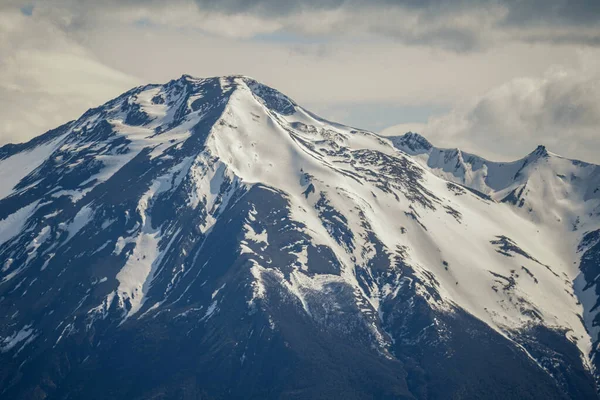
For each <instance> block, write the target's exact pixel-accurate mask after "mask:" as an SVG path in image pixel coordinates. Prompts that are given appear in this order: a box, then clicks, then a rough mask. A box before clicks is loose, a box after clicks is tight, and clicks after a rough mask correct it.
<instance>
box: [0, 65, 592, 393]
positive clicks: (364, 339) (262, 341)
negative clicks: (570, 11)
mask: <svg viewBox="0 0 600 400" xmlns="http://www.w3.org/2000/svg"><path fill="white" fill-rule="evenodd" d="M0 157H1V159H0V170H1V171H5V170H6V169H7V168H12V166H19V165H28V168H30V169H29V170H26V169H20V170H19V171H18V172H19V173H21V176H18V175H16V174H15V175H12V174H10V173H8V174H6V175H7V177H4V178H3V179H5V181H4V182H7V184H6V185H3V187H4V188H5V192H3V194H2V199H1V200H0V263H1V265H2V269H1V272H0V279H1V281H0V320H1V324H0V351H1V353H0V361H1V362H0V388H1V390H0V392H1V394H0V397H2V398H11V399H12V398H38V397H39V398H47V397H50V398H66V397H70V398H74V397H75V398H107V397H121V398H149V397H154V398H238V397H239V398H331V397H338V398H407V399H409V398H419V399H425V398H427V399H435V398H451V397H462V398H477V397H481V396H485V397H488V398H494V397H497V398H503V399H505V398H595V397H597V394H596V389H595V381H594V379H595V378H594V376H596V375H595V374H594V368H593V361H594V359H592V358H591V356H593V355H594V354H595V349H596V348H597V332H592V333H593V335H594V336H592V337H593V340H592V338H591V337H590V335H589V334H588V331H587V330H586V326H585V323H587V324H588V327H591V325H590V324H591V323H593V321H594V319H595V316H596V314H595V312H594V311H593V308H592V307H589V304H592V303H591V302H593V300H594V299H595V298H597V297H594V296H588V295H589V293H590V291H589V290H584V289H583V288H579V289H578V290H580V293H577V292H574V286H573V282H574V281H575V282H576V283H577V282H579V281H577V279H579V280H581V282H585V284H586V285H592V284H593V278H595V277H594V276H592V275H593V274H594V271H595V270H596V269H597V263H596V262H595V261H594V260H595V259H594V257H593V255H594V254H597V253H595V252H597V238H595V237H591V238H588V240H587V241H585V245H582V246H583V247H581V246H580V253H577V244H579V241H581V237H580V235H581V234H580V233H579V231H577V233H569V234H568V235H567V236H568V237H567V238H565V235H566V234H565V232H571V230H570V228H571V227H569V229H567V228H565V227H566V226H567V224H566V222H565V221H566V220H563V221H560V222H559V221H556V222H552V224H550V223H546V219H541V217H540V218H537V219H536V218H532V217H531V216H530V215H529V213H523V212H522V210H520V209H519V207H518V203H517V205H514V204H513V202H497V201H495V200H494V198H496V197H495V195H496V193H499V192H500V190H495V191H494V192H493V193H492V191H488V192H487V193H489V194H490V196H492V197H486V196H483V195H481V194H480V193H478V192H472V191H469V190H465V188H464V186H461V185H457V184H453V183H451V182H448V180H447V179H448V176H444V177H443V179H442V178H440V177H439V176H436V174H434V173H432V172H430V171H429V170H428V169H427V168H423V167H422V166H421V165H420V164H419V162H416V161H414V160H413V159H412V158H411V157H408V156H407V155H405V153H404V152H402V151H399V150H398V149H396V148H394V146H393V145H392V142H390V141H389V140H387V139H384V138H381V137H379V136H377V135H375V134H373V133H369V132H365V131H360V130H354V129H351V128H346V127H343V126H341V125H338V124H333V123H330V122H328V121H325V120H323V119H320V118H318V117H317V116H315V115H313V114H311V113H310V112H308V111H306V110H304V109H303V108H302V107H300V106H299V105H297V104H296V103H295V102H293V101H292V100H290V99H289V98H287V97H286V96H284V95H283V94H281V93H279V92H277V91H275V90H273V89H271V88H269V87H267V86H264V85H262V84H260V83H258V82H256V81H254V80H252V79H250V78H247V77H240V76H231V77H223V78H210V79H196V78H193V77H190V76H183V77H181V78H180V79H178V80H174V81H171V82H169V83H167V84H165V85H148V86H144V87H140V88H136V89H133V90H131V91H129V92H127V93H125V94H124V95H122V96H120V97H119V98H117V99H115V100H113V101H110V102H109V103H107V104H105V105H103V106H102V107H99V108H96V109H93V110H90V111H88V112H87V113H86V114H84V115H83V116H82V117H81V118H80V119H79V120H77V121H74V122H71V123H69V124H67V125H65V126H63V127H61V128H59V129H58V130H56V131H53V132H50V133H48V134H46V135H44V136H41V137H40V138H39V139H36V141H32V142H30V143H29V144H25V145H21V146H11V147H3V148H2V149H0ZM31 160H37V163H36V164H31ZM585 168H587V166H586V167H585ZM434 170H435V169H432V171H434ZM434 172H435V171H434ZM590 174H591V175H593V173H590ZM530 175H531V174H530ZM453 176H454V175H453ZM528 176H529V175H528ZM565 176H567V175H565ZM530 180H531V177H530ZM486 182H487V181H486ZM529 182H530V181H527V184H528V185H531V183H529ZM461 183H462V184H463V185H465V186H467V185H470V183H469V184H467V182H466V181H465V182H461ZM538 183H539V184H540V185H542V183H543V182H542V181H540V182H538ZM486 185H487V186H488V187H492V186H490V185H491V184H487V183H486ZM584 186H585V185H583V184H582V185H580V186H579V188H580V191H579V192H577V196H579V195H580V194H581V193H584V191H585V190H584V189H585V188H584ZM535 187H536V188H537V187H538V186H535ZM573 187H574V186H573ZM480 189H483V188H480ZM508 189H510V188H509V187H506V188H505V189H503V190H508ZM540 190H545V189H543V188H542V189H540ZM523 193H525V192H523ZM523 193H521V194H518V195H519V196H521V195H522V194H523ZM529 193H530V192H527V193H526V196H528V195H529ZM531 193H536V199H539V198H540V196H541V195H539V192H537V191H532V192H531ZM585 193H587V192H585ZM538 195H539V196H538ZM586 196H587V195H584V197H583V198H580V197H576V196H575V195H564V196H563V197H561V199H562V198H568V199H570V200H571V203H570V204H571V205H569V207H571V208H572V209H573V210H572V212H574V213H575V212H579V210H584V209H585V210H586V211H587V210H589V212H590V213H591V214H592V215H590V216H588V217H587V218H585V220H583V219H580V222H579V226H580V230H584V229H588V228H589V227H591V226H592V225H594V224H595V223H596V222H597V221H598V218H597V217H598V206H599V201H598V197H597V196H596V193H593V192H592V193H589V196H587V197H586ZM530 198H533V197H528V198H526V200H525V202H527V201H529V200H528V199H530ZM542 200H543V198H542ZM557 202H558V203H560V202H559V201H558V200H557ZM539 205H540V208H539V211H538V212H539V213H540V215H542V216H543V217H544V218H546V214H547V212H548V211H547V209H546V208H544V207H541V205H542V203H540V204H539ZM569 207H567V206H565V207H563V208H565V209H567V208H569ZM563 208H561V210H563ZM594 212H595V213H596V214H594ZM555 226H559V227H561V229H560V230H559V229H554V228H553V227H555ZM578 240H579V241H578ZM581 252H584V253H585V255H586V257H588V258H589V259H590V260H592V261H590V266H589V268H587V269H585V271H588V272H585V276H583V275H582V274H583V272H581V271H580V270H579V268H578V265H577V264H576V261H577V260H579V258H580V257H581ZM590 252H591V253H590ZM582 271H584V269H583V266H582ZM590 287H591V286H590ZM576 288H577V285H576ZM578 296H579V297H578ZM586 296H587V297H586ZM584 297H585V299H584ZM580 299H584V300H585V301H583V306H582V304H581V303H580ZM584 319H585V320H584Z"/></svg>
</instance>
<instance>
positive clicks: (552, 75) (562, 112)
mask: <svg viewBox="0 0 600 400" xmlns="http://www.w3.org/2000/svg"><path fill="white" fill-rule="evenodd" d="M586 62H587V64H584V65H582V66H581V67H580V68H578V69H565V68H552V69H550V70H549V71H548V72H547V73H546V74H545V75H544V76H543V77H538V78H518V79H513V80H511V81H509V82H507V83H505V84H503V85H500V86H498V87H496V88H493V89H492V90H490V91H488V92H487V93H485V94H484V95H483V96H480V97H478V98H476V99H475V100H473V101H470V102H468V103H467V104H465V105H463V106H461V107H457V108H456V109H454V110H453V111H451V112H450V113H447V114H444V115H441V116H437V117H433V118H430V119H429V121H428V123H427V124H426V125H425V126H424V127H423V128H422V131H421V132H422V133H423V134H424V135H425V136H426V137H428V138H429V139H430V140H431V141H432V142H434V143H435V144H437V145H439V146H443V147H460V148H462V149H464V150H467V151H472V152H475V153H478V154H481V155H484V156H487V157H490V158H495V159H500V160H509V159H515V158H518V157H521V156H523V155H524V152H525V151H527V150H532V149H533V148H535V147H536V146H537V145H538V144H544V145H546V146H547V147H548V148H549V149H550V150H551V151H553V152H555V153H558V154H560V155H564V156H568V157H572V158H579V159H583V160H586V161H591V162H595V163H600V155H599V154H598V149H600V101H599V100H598V99H600V68H598V67H599V66H600V65H599V64H598V62H597V59H596V61H595V62H594V59H588V60H587V61H586ZM386 133H387V134H390V133H398V132H397V129H395V130H388V131H387V132H386Z"/></svg>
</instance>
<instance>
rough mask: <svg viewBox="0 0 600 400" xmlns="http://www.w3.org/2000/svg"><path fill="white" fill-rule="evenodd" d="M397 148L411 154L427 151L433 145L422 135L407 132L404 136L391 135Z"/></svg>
mask: <svg viewBox="0 0 600 400" xmlns="http://www.w3.org/2000/svg"><path fill="white" fill-rule="evenodd" d="M389 139H390V140H391V141H392V143H393V144H394V146H395V147H396V148H399V149H401V150H403V151H405V152H407V153H409V154H422V153H427V152H428V151H429V150H431V149H432V148H433V145H432V144H431V143H430V142H429V141H428V140H427V139H426V138H425V137H424V136H422V135H420V134H418V133H416V132H410V131H409V132H406V133H405V134H404V135H402V136H392V137H389Z"/></svg>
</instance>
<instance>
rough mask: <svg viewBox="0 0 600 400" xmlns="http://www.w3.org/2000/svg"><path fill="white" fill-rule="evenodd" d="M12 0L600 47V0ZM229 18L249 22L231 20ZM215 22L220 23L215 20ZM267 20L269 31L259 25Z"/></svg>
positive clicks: (197, 19)
mask: <svg viewBox="0 0 600 400" xmlns="http://www.w3.org/2000/svg"><path fill="white" fill-rule="evenodd" d="M7 1H8V3H7V4H10V5H12V6H14V5H15V4H20V6H21V7H28V8H27V9H28V10H29V9H30V8H31V7H33V12H34V13H36V12H38V13H45V14H46V15H47V16H52V17H54V18H55V20H56V21H58V23H61V24H63V25H64V26H65V28H66V29H72V30H76V29H82V27H84V26H86V25H90V24H97V23H103V22H104V20H106V19H119V18H120V19H127V18H130V19H131V20H132V21H135V19H136V18H137V19H138V20H139V19H145V20H147V21H152V22H156V23H158V24H167V25H172V26H177V25H178V24H180V25H186V26H194V27H196V28H198V29H200V30H202V29H206V30H207V31H208V32H210V33H211V34H223V35H226V36H227V35H232V34H233V35H239V36H244V33H243V28H244V21H248V20H250V19H253V21H252V22H251V23H249V29H248V33H247V34H246V36H251V35H252V34H253V33H255V32H256V33H262V31H264V30H270V31H272V32H282V31H283V32H293V33H294V34H297V35H321V36H325V37H329V38H334V37H337V38H340V37H341V38H347V37H349V36H353V37H355V36H360V35H365V34H367V35H373V34H374V35H379V36H383V37H388V38H391V39H393V40H395V41H398V42H400V43H404V44H408V45H417V46H429V47H434V48H444V49H450V50H453V51H458V52H469V51H478V50H485V49H489V48H491V47H494V46H497V45H501V44H504V43H506V42H507V41H516V42H548V43H553V44H557V45H565V44H577V45H583V46H600V1H598V0H526V1H523V0H174V1H171V2H169V3H168V4H165V2H162V1H158V0H122V1H116V0H104V1H101V2H99V1H96V0H45V1H42V0H7ZM183 4H186V5H188V6H189V5H192V4H193V5H195V7H194V9H190V8H189V7H187V8H185V13H183V14H182V15H180V16H179V18H177V17H176V16H174V13H175V12H174V11H173V10H176V9H177V8H178V7H179V6H181V5H183ZM0 7H2V6H0ZM65 15H67V16H65ZM166 15H171V16H172V18H167V17H166ZM227 16H229V17H240V18H245V20H244V21H242V20H241V19H240V18H238V19H235V20H229V21H228V20H227V18H224V17H227ZM101 19H102V21H100V22H99V20H101ZM215 20H219V21H220V23H219V24H214V23H212V22H213V21H215ZM257 21H258V22H257ZM232 25H237V26H235V27H232ZM261 25H264V27H263V29H262V30H261V29H258V28H259V27H260V26H261Z"/></svg>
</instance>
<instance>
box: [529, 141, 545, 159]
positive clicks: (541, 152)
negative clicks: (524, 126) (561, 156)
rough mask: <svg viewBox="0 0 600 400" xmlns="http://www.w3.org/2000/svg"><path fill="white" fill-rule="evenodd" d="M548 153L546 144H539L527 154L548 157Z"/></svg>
mask: <svg viewBox="0 0 600 400" xmlns="http://www.w3.org/2000/svg"><path fill="white" fill-rule="evenodd" d="M549 155H550V153H549V152H548V149H546V146H544V145H541V144H540V145H539V146H538V147H536V148H535V150H534V151H532V152H531V153H530V154H529V156H534V157H539V158H543V157H548V156H549Z"/></svg>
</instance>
